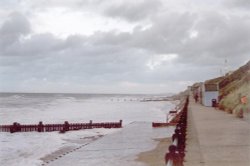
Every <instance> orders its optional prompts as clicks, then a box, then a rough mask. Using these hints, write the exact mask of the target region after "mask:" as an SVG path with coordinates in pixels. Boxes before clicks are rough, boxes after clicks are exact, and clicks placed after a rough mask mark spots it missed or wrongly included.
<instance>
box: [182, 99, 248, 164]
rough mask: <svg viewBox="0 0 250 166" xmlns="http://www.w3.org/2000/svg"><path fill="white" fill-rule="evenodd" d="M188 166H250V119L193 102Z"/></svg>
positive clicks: (190, 108)
mask: <svg viewBox="0 0 250 166" xmlns="http://www.w3.org/2000/svg"><path fill="white" fill-rule="evenodd" d="M186 151H187V152H186V157H185V160H186V162H184V165H185V166H250V123H249V118H245V119H239V118H236V117H235V116H234V115H232V114H228V113H226V112H223V111H220V110H216V109H214V108H211V107H204V106H201V105H200V104H196V103H194V101H193V99H191V100H190V104H189V113H188V135H187V146H186Z"/></svg>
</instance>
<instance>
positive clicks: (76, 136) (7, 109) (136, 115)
mask: <svg viewBox="0 0 250 166" xmlns="http://www.w3.org/2000/svg"><path fill="white" fill-rule="evenodd" d="M162 97H166V95H128V94H59V93H0V125H8V124H12V123H13V122H18V123H20V124H38V123H39V122H40V121H42V122H43V123H44V124H48V123H64V121H68V122H69V123H85V122H89V121H90V120H92V121H93V122H118V121H119V120H122V121H123V126H128V125H130V124H131V123H133V122H148V123H152V122H165V121H166V116H167V114H168V112H169V111H170V110H173V109H174V108H175V107H176V105H177V104H178V101H175V102H170V101H150V99H159V98H162ZM145 101H147V102H145ZM120 130H123V129H122V128H121V129H88V130H81V131H72V132H68V133H65V134H60V133H58V132H49V133H42V134H41V133H37V132H25V133H14V134H11V133H7V132H0V165H1V166H22V165H25V166H36V165H41V164H42V163H43V162H44V161H45V160H46V156H47V158H48V156H49V155H50V154H53V153H55V152H57V151H60V150H62V149H65V148H69V147H74V146H77V145H79V144H83V143H90V142H91V141H93V140H96V139H97V138H98V137H99V136H100V135H101V136H106V135H110V134H113V133H116V132H119V131H120ZM84 138H94V139H84ZM95 138H96V139H95ZM80 139H81V142H79V140H80Z"/></svg>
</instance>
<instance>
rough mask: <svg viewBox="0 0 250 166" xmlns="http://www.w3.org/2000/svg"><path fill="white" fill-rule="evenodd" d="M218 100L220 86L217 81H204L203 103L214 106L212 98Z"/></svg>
mask: <svg viewBox="0 0 250 166" xmlns="http://www.w3.org/2000/svg"><path fill="white" fill-rule="evenodd" d="M214 99H215V100H216V102H218V99H219V86H218V84H217V83H206V82H205V83H203V84H202V104H203V105H204V106H207V107H212V100H214Z"/></svg>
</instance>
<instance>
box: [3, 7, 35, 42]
mask: <svg viewBox="0 0 250 166" xmlns="http://www.w3.org/2000/svg"><path fill="white" fill-rule="evenodd" d="M30 31H31V28H30V23H29V21H28V20H27V19H26V17H25V16H23V15H22V14H20V13H17V12H15V13H12V14H10V15H9V17H8V19H7V20H6V21H5V22H4V23H3V24H2V26H1V28H0V36H1V38H0V46H6V45H11V44H13V42H15V41H17V40H18V39H19V37H20V36H21V35H26V34H28V33H30Z"/></svg>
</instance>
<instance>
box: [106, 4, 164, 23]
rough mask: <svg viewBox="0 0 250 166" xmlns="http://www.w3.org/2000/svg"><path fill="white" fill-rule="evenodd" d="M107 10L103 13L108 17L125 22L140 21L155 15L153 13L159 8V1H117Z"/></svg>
mask: <svg viewBox="0 0 250 166" xmlns="http://www.w3.org/2000/svg"><path fill="white" fill-rule="evenodd" d="M110 4H111V5H109V6H108V7H107V8H105V9H104V13H105V14H106V15H107V16H110V17H118V18H119V17H120V18H123V19H126V20H127V21H131V22H134V21H140V20H144V19H147V18H148V17H152V15H154V14H156V12H155V11H157V10H159V8H160V7H161V1H159V0H155V1H147V0H138V1H118V2H115V1H114V3H110Z"/></svg>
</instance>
